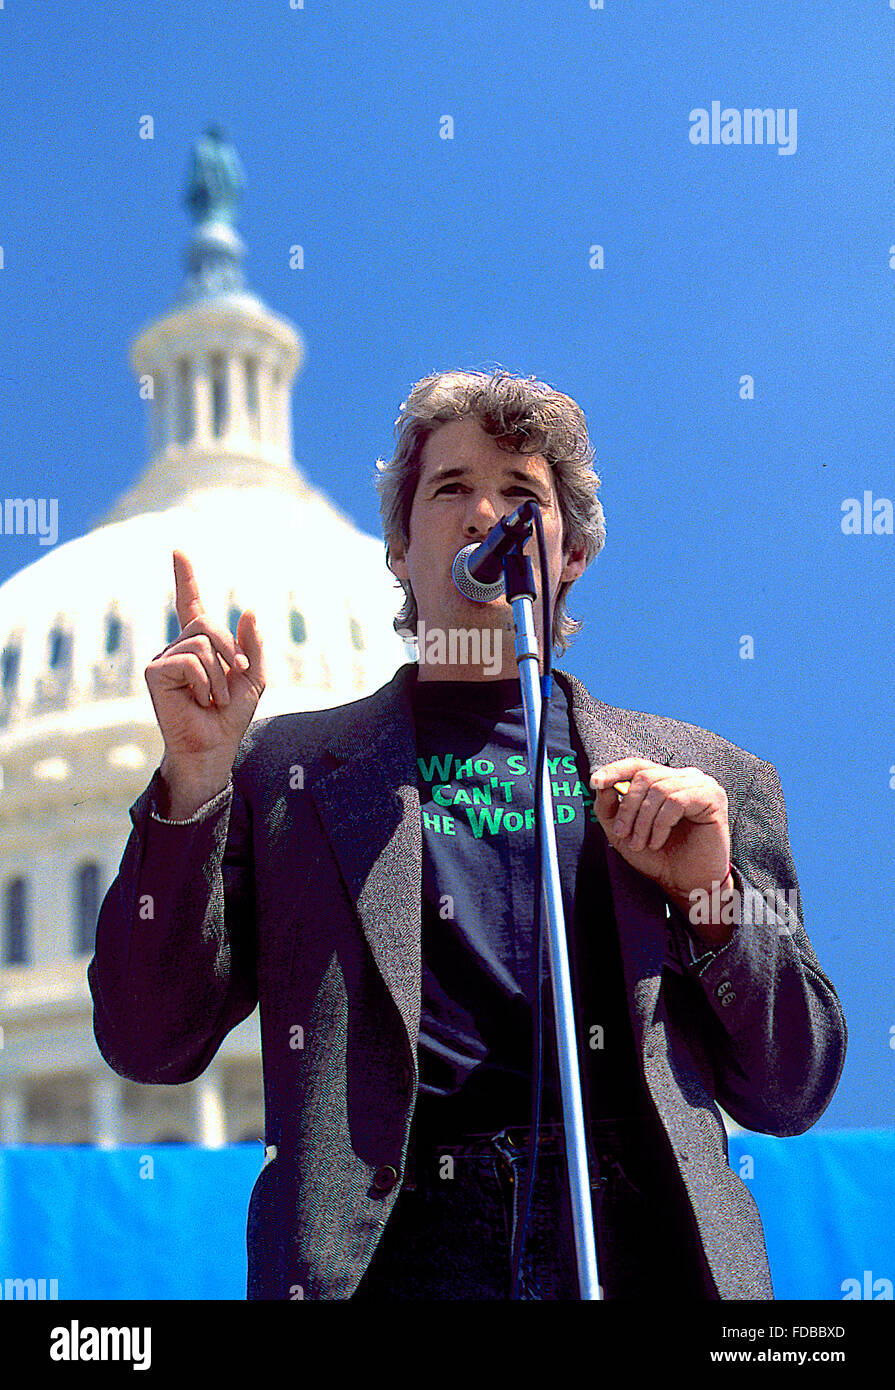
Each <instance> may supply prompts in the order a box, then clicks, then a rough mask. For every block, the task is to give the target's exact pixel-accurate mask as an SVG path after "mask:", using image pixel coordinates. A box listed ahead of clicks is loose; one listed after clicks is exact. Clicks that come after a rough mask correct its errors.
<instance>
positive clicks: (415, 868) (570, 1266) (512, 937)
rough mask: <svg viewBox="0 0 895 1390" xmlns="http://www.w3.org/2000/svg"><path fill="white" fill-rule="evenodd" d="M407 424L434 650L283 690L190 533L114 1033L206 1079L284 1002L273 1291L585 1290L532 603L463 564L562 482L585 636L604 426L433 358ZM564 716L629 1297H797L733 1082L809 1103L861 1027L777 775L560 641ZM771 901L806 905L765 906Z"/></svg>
mask: <svg viewBox="0 0 895 1390" xmlns="http://www.w3.org/2000/svg"><path fill="white" fill-rule="evenodd" d="M396 439H397V447H396V450H395V454H394V457H393V458H392V459H391V460H390V461H388V462H387V463H386V462H383V461H380V463H379V465H378V466H379V472H380V476H379V480H378V485H379V489H380V497H381V511H382V518H383V528H384V534H385V540H386V559H387V563H388V565H389V568H390V569H391V570H392V572H393V573H394V574H395V575H396V576H397V578H398V579H399V580H400V583H401V585H402V587H403V590H404V595H405V603H404V606H403V608H402V610H401V612H400V613H399V614H398V615H397V617H396V619H395V627H396V629H397V630H399V631H410V632H411V633H413V634H414V635H416V636H417V637H418V638H419V640H420V661H419V663H418V664H417V663H407V664H406V665H404V666H402V667H401V668H400V669H399V670H398V672H397V673H396V674H395V676H394V677H393V678H392V680H391V681H389V682H388V684H387V685H385V686H383V687H382V688H381V689H380V690H378V691H376V692H375V693H374V694H373V695H370V696H368V697H366V698H364V699H360V700H356V701H353V702H351V703H350V704H346V705H341V706H338V707H336V708H334V709H326V710H318V711H312V712H305V713H296V714H287V715H280V716H277V717H275V718H270V719H263V718H260V719H257V720H254V721H253V716H254V714H255V710H256V706H257V703H258V700H259V698H260V696H261V694H262V692H263V690H264V685H265V673H264V655H263V649H262V643H261V636H260V633H259V632H258V630H257V627H256V625H255V620H254V615H252V614H250V613H244V614H243V615H242V617H241V619H240V622H239V626H238V629H237V634H236V638H235V639H234V638H233V637H232V636H231V634H230V633H229V632H228V631H227V630H226V629H225V628H222V627H220V626H219V625H217V624H216V622H215V621H214V620H213V618H212V617H210V616H209V615H207V614H206V613H205V611H204V609H203V607H202V602H201V597H200V591H199V588H198V583H197V577H196V576H195V575H194V573H193V570H192V567H191V565H190V563H189V560H188V558H187V557H186V556H185V555H183V554H181V553H180V552H175V557H174V569H175V579H176V589H177V612H178V617H179V620H180V623H181V629H182V630H181V632H180V635H179V637H178V638H177V640H176V641H175V642H173V643H171V644H170V645H169V646H168V647H166V648H165V649H164V651H163V652H161V653H159V655H158V656H156V657H155V658H154V659H153V660H152V661H151V662H150V663H149V665H148V666H147V668H146V680H147V683H148V686H149V690H150V693H151V696H152V700H153V704H154V707H155V711H156V715H157V718H158V722H159V726H160V728H161V731H162V735H163V738H164V745H165V749H164V756H163V758H162V762H161V765H160V767H159V768H158V769H157V770H156V772H155V773H154V775H153V778H152V780H151V782H150V784H149V786H148V787H147V789H146V791H145V792H144V793H143V794H142V796H140V797H139V799H138V800H137V801H136V802H135V803H134V805H133V807H132V808H131V818H132V821H133V830H132V832H131V835H130V838H129V840H128V843H127V846H126V848H125V852H124V855H123V858H122V861H121V866H120V869H119V873H118V876H117V878H116V880H115V882H114V883H113V884H112V886H111V888H110V889H109V892H108V894H107V895H106V898H105V901H104V903H103V906H102V909H101V912H100V916H99V923H98V927H97V939H96V952H95V955H94V957H93V960H92V961H91V964H90V967H89V972H88V973H89V980H90V987H91V991H92V995H93V1000H94V1029H95V1033H96V1039H97V1042H98V1044H99V1047H100V1050H101V1052H102V1054H103V1056H104V1057H105V1058H106V1060H107V1061H108V1063H109V1065H110V1066H112V1067H113V1068H114V1069H115V1070H116V1071H117V1072H118V1073H119V1074H120V1075H122V1076H125V1077H129V1078H131V1079H132V1080H135V1081H140V1082H144V1083H154V1084H158V1083H170V1084H181V1083H183V1082H187V1081H191V1080H192V1079H194V1078H195V1077H197V1076H199V1075H200V1073H201V1072H202V1071H203V1070H204V1068H205V1067H206V1066H207V1065H208V1063H209V1062H210V1061H211V1059H212V1057H213V1056H214V1055H215V1053H216V1051H217V1049H218V1048H219V1046H220V1044H221V1041H222V1040H223V1038H224V1037H225V1036H226V1034H227V1033H228V1032H229V1030H230V1029H231V1028H233V1027H234V1026H235V1025H236V1024H237V1023H239V1022H240V1021H241V1020H242V1019H244V1018H246V1017H247V1016H248V1015H249V1014H250V1013H251V1012H252V1010H253V1009H254V1008H255V1006H256V1004H257V1005H259V1006H260V1018H261V1037H262V1054H263V1067H264V1098H265V1143H266V1149H265V1161H264V1166H263V1168H262V1170H261V1172H260V1174H259V1176H258V1179H257V1181H256V1183H255V1186H254V1188H253V1191H252V1195H251V1199H250V1203H249V1214H248V1234H247V1240H248V1262H249V1263H248V1297H249V1298H250V1299H297V1298H304V1299H349V1298H360V1299H380V1300H389V1299H507V1298H509V1297H511V1296H514V1295H515V1296H517V1297H520V1298H524V1299H545V1300H549V1299H576V1298H578V1296H579V1294H578V1284H577V1272H576V1261H575V1251H574V1239H573V1235H572V1221H571V1213H570V1207H569V1194H568V1177H567V1172H566V1164H565V1147H564V1141H563V1129H562V1105H561V1099H560V1088H559V1080H558V1071H557V1060H556V1055H555V1042H554V1038H553V1024H552V1015H551V1012H550V1008H549V999H547V1007H546V1015H545V1019H544V1027H543V1077H542V1103H541V1110H540V1117H541V1124H540V1126H539V1131H538V1135H537V1136H534V1135H533V1134H532V1133H531V1130H530V1118H531V1099H532V1085H533V1078H534V1074H535V1073H534V1070H533V1065H532V1056H533V1047H532V1044H533V1035H534V1019H535V1004H536V1000H537V996H538V988H539V983H540V982H541V981H542V978H543V976H542V971H541V970H539V969H538V968H537V964H536V962H535V960H534V955H535V954H536V952H535V951H534V942H533V926H534V921H535V913H534V906H535V904H534V894H533V887H532V882H533V874H532V866H533V863H534V829H533V814H532V812H533V805H534V802H533V797H532V788H531V781H530V775H529V774H530V771H531V770H530V768H529V767H528V756H527V745H526V736H525V724H524V714H523V706H522V699H521V692H520V685H519V679H518V670H517V665H516V658H515V653H514V636H515V634H514V624H513V613H512V610H511V608H510V606H509V604H508V603H507V601H506V598H505V596H504V595H502V594H501V595H499V596H498V597H496V598H494V599H493V600H492V601H489V602H484V603H481V602H475V601H473V600H472V599H471V598H469V597H467V596H466V595H464V594H463V593H461V591H460V588H459V587H458V585H457V584H455V583H454V580H453V578H452V565H453V562H454V559H455V557H456V556H457V555H458V553H459V552H460V551H461V550H463V549H464V548H465V547H467V546H469V545H471V544H474V543H478V542H481V541H484V539H485V538H486V537H487V536H488V535H489V533H490V532H491V530H492V529H493V527H494V526H495V525H496V524H497V522H498V521H499V520H500V518H502V517H504V516H506V515H509V514H510V513H511V512H513V511H514V510H515V509H516V508H517V507H518V506H519V505H520V504H521V503H522V502H523V500H524V499H526V498H530V499H533V500H534V501H535V502H536V503H537V505H538V507H539V509H540V512H541V516H542V519H543V529H544V536H545V541H546V551H547V568H548V575H549V590H548V592H549V594H550V595H551V596H555V599H553V600H552V601H551V605H550V606H551V610H552V611H551V613H550V614H549V615H548V631H549V632H550V633H551V635H552V641H553V644H554V649H555V650H558V651H559V652H562V651H564V650H565V649H566V647H567V646H568V642H569V639H570V637H571V636H572V635H573V634H574V633H575V632H576V631H577V630H578V629H579V628H580V626H581V624H580V623H578V622H576V621H574V620H573V619H572V618H571V617H570V616H569V614H568V612H567V610H566V598H567V595H568V591H569V588H570V586H571V585H572V584H573V583H574V582H575V580H576V579H577V578H578V577H579V576H580V575H581V574H582V573H583V572H584V570H585V568H586V567H587V565H588V564H589V563H590V562H591V560H592V559H593V558H594V556H595V555H596V554H597V552H598V551H599V550H600V548H601V546H602V544H603V540H604V534H605V532H604V525H603V514H602V508H601V506H600V503H599V501H598V500H597V495H596V494H597V488H598V479H597V477H596V475H595V473H594V467H593V452H592V449H591V447H590V443H589V440H588V434H587V427H586V422H585V419H584V415H583V413H582V411H581V410H580V408H579V407H578V406H577V405H576V404H575V403H574V402H573V401H572V400H571V399H570V398H569V397H568V396H565V395H563V394H562V393H560V392H558V391H555V390H552V389H551V388H550V387H548V386H546V385H544V384H543V383H541V382H538V381H535V380H534V379H531V378H519V377H516V376H513V375H511V374H510V373H508V372H497V373H493V374H490V375H489V374H485V373H478V372H445V373H438V374H435V375H433V376H430V377H426V378H425V379H424V380H422V381H420V382H418V383H417V385H416V386H415V387H414V388H413V390H412V391H411V393H410V395H409V397H408V399H407V401H406V402H404V403H403V404H402V408H401V414H400V416H399V419H398V422H397V425H396ZM530 547H531V542H529V543H527V546H526V551H528V550H529V549H530ZM534 570H535V578H536V586H537V591H538V592H537V597H536V599H535V605H534V618H535V623H536V630H537V632H538V634H539V636H540V634H541V632H542V631H543V630H544V629H543V625H542V614H541V598H542V593H543V585H542V581H541V576H540V573H539V566H538V565H537V564H535V566H534ZM472 637H477V639H478V640H477V641H472V640H470V639H471V638H472ZM460 638H462V640H458V639H460ZM541 660H542V666H543V652H542V658H541ZM543 717H544V718H545V719H547V720H548V725H547V759H548V766H549V780H550V786H551V795H552V800H553V807H554V815H555V822H556V838H557V851H558V859H559V869H560V878H561V885H562V896H563V908H564V914H565V921H566V924H567V929H568V938H569V954H570V968H571V976H572V985H573V995H574V1003H575V1021H576V1035H577V1041H578V1052H579V1065H580V1070H581V1080H582V1094H583V1104H584V1113H585V1127H586V1133H587V1139H588V1161H589V1167H590V1182H591V1190H592V1199H593V1210H594V1221H595V1236H596V1246H597V1264H598V1273H599V1278H600V1284H601V1288H602V1296H603V1297H604V1298H606V1299H622V1298H644V1299H649V1298H656V1297H661V1298H663V1299H666V1298H669V1297H672V1298H681V1299H684V1298H686V1299H770V1298H773V1288H772V1283H771V1278H770V1272H769V1269H768V1262H767V1255H766V1250H765V1244H764V1237H763V1233H762V1227H761V1222H760V1219H759V1215H758V1211H757V1209H756V1206H755V1203H754V1202H753V1200H752V1197H751V1196H750V1194H749V1192H748V1190H747V1188H746V1187H745V1185H744V1183H743V1182H742V1181H741V1180H740V1179H739V1178H738V1177H737V1176H736V1175H735V1174H734V1173H733V1171H732V1170H731V1168H730V1166H729V1164H728V1162H727V1142H726V1133H725V1129H724V1125H723V1122H722V1117H721V1114H720V1111H719V1108H718V1107H719V1106H723V1108H724V1109H725V1110H726V1111H727V1112H728V1113H729V1114H730V1115H731V1116H732V1117H733V1118H734V1120H736V1121H737V1122H738V1123H740V1124H742V1125H744V1126H746V1127H747V1128H750V1129H755V1130H759V1131H762V1132H765V1133H771V1134H777V1135H792V1134H800V1133H802V1132H804V1131H805V1130H807V1129H808V1128H810V1126H811V1125H813V1124H814V1123H815V1121H816V1120H817V1119H818V1118H819V1116H820V1115H821V1114H822V1113H823V1111H824V1110H825V1108H826V1106H827V1105H828V1104H829V1102H830V1100H831V1098H832V1096H833V1093H834V1091H835V1088H836V1085H837V1083H838V1080H839V1076H840V1073H841V1070H842V1066H843V1061H844V1055H845V1046H846V1027H845V1021H844V1018H843V1014H842V1009H841V1006H840V1003H839V1000H838V998H837V996H836V993H835V991H834V989H833V986H832V985H831V983H830V981H829V979H828V978H827V976H826V975H825V974H824V972H823V971H822V969H821V968H820V965H819V963H818V960H817V958H816V956H815V954H814V951H813V949H812V947H811V944H810V942H809V940H808V937H807V936H806V934H805V931H804V928H803V925H802V920H801V910H800V908H799V905H798V885H797V881H796V875H795V870H794V867H793V863H792V858H791V854H790V848H789V842H788V838H787V830H786V813H785V808H784V802H783V796H782V792H781V789H780V783H779V779H778V777H777V774H776V772H775V770H774V768H773V767H772V766H771V764H769V763H767V762H763V761H761V760H760V759H759V758H757V757H755V756H754V755H753V754H750V753H747V752H744V751H743V750H742V749H740V748H737V747H736V746H734V745H733V744H731V743H729V742H728V741H727V740H725V739H723V738H720V737H717V736H716V735H714V734H711V733H708V732H707V731H706V730H704V729H700V728H698V727H696V726H695V725H692V724H686V723H682V722H680V721H678V720H673V719H667V718H661V717H657V716H653V715H648V714H643V713H637V712H631V711H627V710H621V709H616V708H613V707H611V706H608V705H606V704H603V703H602V702H601V701H600V700H598V699H596V698H594V697H593V696H592V695H591V694H590V693H589V692H588V691H587V690H586V689H585V687H584V686H583V685H582V684H581V682H580V681H578V680H577V679H576V678H575V677H574V676H571V675H569V674H567V673H564V672H562V671H560V670H554V685H553V689H552V693H551V696H550V699H549V703H545V705H544V711H543ZM296 768H299V769H300V770H301V775H300V776H296V775H295V774H296ZM147 902H151V904H152V911H151V913H147V912H145V911H144V910H143V907H142V905H144V904H145V903H147ZM762 902H765V903H779V902H784V903H786V904H788V905H791V910H788V911H786V912H784V913H783V914H780V913H779V912H775V911H774V910H772V909H768V911H767V912H765V913H762V912H757V913H756V912H755V911H742V910H741V907H742V904H743V903H746V904H747V905H750V906H751V907H754V905H755V904H756V903H762ZM548 995H549V989H543V993H542V997H543V998H545V999H546V998H547V996H548ZM535 1137H536V1138H537V1155H538V1157H537V1165H536V1168H535V1174H536V1180H535V1184H534V1190H533V1194H532V1200H531V1205H530V1210H529V1212H528V1214H527V1217H526V1213H525V1211H524V1210H523V1205H524V1204H523V1201H522V1192H523V1188H524V1186H525V1182H524V1180H525V1175H526V1169H527V1162H528V1158H529V1155H530V1153H531V1149H532V1144H533V1141H534V1139H535ZM523 1220H526V1221H527V1224H526V1239H525V1246H524V1250H525V1254H524V1259H523V1261H522V1264H521V1267H520V1269H519V1270H518V1278H517V1279H516V1280H515V1281H513V1279H512V1278H511V1255H512V1252H513V1249H514V1242H515V1240H516V1236H517V1234H518V1232H519V1225H520V1222H522V1221H523Z"/></svg>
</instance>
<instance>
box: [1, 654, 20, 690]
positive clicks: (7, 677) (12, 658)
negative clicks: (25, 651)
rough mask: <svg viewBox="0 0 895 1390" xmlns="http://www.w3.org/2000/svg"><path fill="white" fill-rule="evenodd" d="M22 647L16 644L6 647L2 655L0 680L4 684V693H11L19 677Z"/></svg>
mask: <svg viewBox="0 0 895 1390" xmlns="http://www.w3.org/2000/svg"><path fill="white" fill-rule="evenodd" d="M21 655H22V652H21V648H20V647H16V646H10V647H4V648H3V654H2V656H0V682H2V685H3V693H4V694H7V693H9V692H10V691H11V690H12V689H13V688H14V687H15V684H16V681H17V680H18V678H19V661H20V659H21Z"/></svg>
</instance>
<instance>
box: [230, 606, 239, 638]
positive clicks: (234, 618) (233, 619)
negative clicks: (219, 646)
mask: <svg viewBox="0 0 895 1390" xmlns="http://www.w3.org/2000/svg"><path fill="white" fill-rule="evenodd" d="M241 617H242V609H241V608H237V607H236V604H235V603H231V604H230V607H229V609H228V611H227V626H228V628H229V629H230V632H231V634H232V635H233V637H234V638H235V637H236V629H237V628H238V627H239V620H240V618H241Z"/></svg>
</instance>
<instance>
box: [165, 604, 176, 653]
mask: <svg viewBox="0 0 895 1390" xmlns="http://www.w3.org/2000/svg"><path fill="white" fill-rule="evenodd" d="M179 636H180V619H179V618H178V616H177V613H176V611H175V610H174V608H169V609H168V616H167V617H166V619H165V645H166V646H170V645H171V643H172V642H176V641H177V639H178V637H179Z"/></svg>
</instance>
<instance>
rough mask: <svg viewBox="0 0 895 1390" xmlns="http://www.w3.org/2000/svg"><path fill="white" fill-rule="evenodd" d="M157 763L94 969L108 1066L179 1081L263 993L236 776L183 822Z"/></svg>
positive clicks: (101, 926)
mask: <svg viewBox="0 0 895 1390" xmlns="http://www.w3.org/2000/svg"><path fill="white" fill-rule="evenodd" d="M162 790H163V784H162V782H161V776H160V772H159V770H158V769H156V771H155V773H154V774H153V778H152V781H151V782H150V783H149V786H148V787H147V788H146V790H145V791H144V792H143V794H142V795H141V796H140V797H139V798H138V799H137V801H135V802H134V804H133V806H132V807H131V808H130V816H131V821H132V823H133V829H132V830H131V833H130V837H129V839H128V842H127V845H126V846H125V850H124V854H123V856H122V860H121V865H120V867H119V870H118V875H117V877H116V878H115V880H114V882H113V883H112V885H111V887H110V888H109V891H108V893H107V894H106V896H105V898H104V900H103V904H102V907H101V908H100V912H99V919H98V922H97V931H96V947H95V952H94V955H93V958H92V960H91V962H90V965H89V966H88V970H87V978H88V981H89V984H90V992H91V995H92V997H93V1005H94V1013H93V1029H94V1035H95V1037H96V1041H97V1044H98V1046H99V1050H100V1052H101V1053H102V1055H103V1057H104V1058H105V1059H106V1061H107V1062H108V1064H109V1066H110V1067H112V1068H113V1070H114V1071H116V1072H118V1074H119V1075H120V1076H125V1077H128V1078H129V1079H131V1080H133V1081H142V1082H154V1083H157V1084H171V1085H174V1084H180V1083H183V1082H186V1081H192V1080H193V1079H194V1078H195V1077H197V1076H198V1075H200V1073H201V1072H203V1071H204V1070H205V1068H206V1067H207V1066H208V1063H209V1062H210V1061H211V1059H212V1057H213V1056H214V1054H215V1053H216V1052H217V1050H218V1048H219V1047H220V1045H221V1042H222V1041H223V1039H224V1037H225V1036H226V1034H227V1033H228V1032H229V1031H230V1029H231V1028H233V1027H234V1026H235V1025H236V1024H237V1023H239V1022H241V1021H242V1019H244V1018H247V1017H248V1015H249V1014H250V1013H251V1012H252V1010H253V1009H254V1007H255V1005H256V1003H257V976H256V965H255V961H256V951H255V932H254V889H253V868H252V853H251V825H250V816H249V811H248V807H247V805H246V802H245V800H244V798H243V796H242V795H241V794H240V792H239V790H238V789H237V787H236V785H235V784H234V781H233V778H232V777H231V779H230V781H229V782H228V785H227V786H226V787H225V788H224V789H223V790H222V791H221V792H219V793H218V795H217V796H216V797H214V798H213V799H212V800H211V801H209V802H207V803H206V804H205V805H204V806H202V807H200V809H199V810H198V811H197V812H196V813H195V815H194V816H193V817H192V818H191V819H190V820H188V821H182V822H176V821H167V820H165V819H164V818H162V817H161V816H159V815H158V813H157V810H156V807H157V806H158V805H165V801H164V798H163V796H161V795H160V794H161V792H162Z"/></svg>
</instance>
